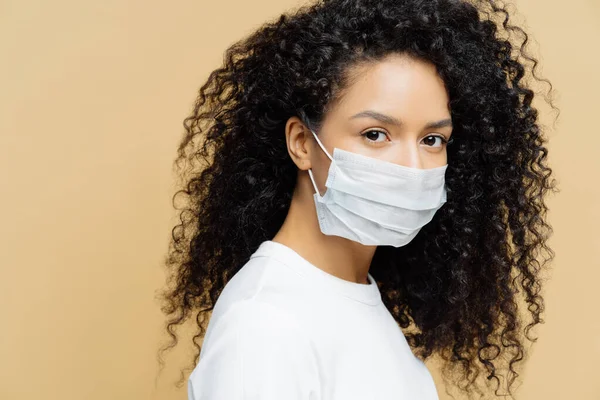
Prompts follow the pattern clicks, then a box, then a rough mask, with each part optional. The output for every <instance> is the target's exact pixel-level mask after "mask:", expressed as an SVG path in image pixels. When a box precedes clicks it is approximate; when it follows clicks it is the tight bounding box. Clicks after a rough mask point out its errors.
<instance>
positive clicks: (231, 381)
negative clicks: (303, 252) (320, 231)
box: [188, 241, 438, 400]
mask: <svg viewBox="0 0 600 400" xmlns="http://www.w3.org/2000/svg"><path fill="white" fill-rule="evenodd" d="M368 278H369V281H370V283H371V284H370V285H367V284H361V283H355V282H350V281H347V280H345V279H341V278H338V277H336V276H334V275H331V274H329V273H327V272H325V271H323V270H322V269H320V268H318V267H316V266H315V265H313V264H311V263H309V262H308V261H307V260H306V259H304V258H303V257H301V256H300V255H299V254H298V253H296V252H295V251H294V250H292V249H291V248H289V247H287V246H285V245H283V244H281V243H278V242H274V241H265V242H263V243H262V244H261V245H260V247H259V248H258V249H257V250H256V251H255V252H254V254H252V256H251V257H250V260H249V261H248V262H247V263H246V264H245V265H244V266H243V267H242V268H241V270H239V271H238V272H237V273H236V274H235V275H234V276H233V277H232V278H231V279H230V280H229V282H228V283H227V285H226V286H225V288H224V289H223V292H222V293H221V295H220V296H219V298H218V300H217V302H216V304H215V308H214V310H213V313H212V316H211V319H210V321H209V325H208V328H207V332H206V335H205V337H204V342H203V344H202V351H201V353H200V361H199V362H198V364H197V365H196V367H195V368H194V370H193V371H192V374H191V375H190V377H189V379H188V399H189V400H301V399H302V400H355V399H356V400H376V399H377V400H396V399H397V400H438V395H437V392H436V389H435V385H434V381H433V379H432V377H431V374H430V373H429V371H428V369H427V367H426V366H425V364H424V363H423V362H422V361H421V360H419V359H418V358H417V357H416V356H415V355H414V354H413V353H412V351H411V349H410V347H409V346H408V343H407V342H406V339H405V337H404V334H403V333H402V330H401V329H400V327H399V326H398V324H397V323H396V321H395V320H394V319H393V317H392V315H391V314H390V313H389V311H388V310H387V308H386V307H385V306H384V304H383V302H382V300H381V295H380V292H379V288H378V287H377V284H376V283H375V281H374V280H373V277H372V276H371V274H369V275H368Z"/></svg>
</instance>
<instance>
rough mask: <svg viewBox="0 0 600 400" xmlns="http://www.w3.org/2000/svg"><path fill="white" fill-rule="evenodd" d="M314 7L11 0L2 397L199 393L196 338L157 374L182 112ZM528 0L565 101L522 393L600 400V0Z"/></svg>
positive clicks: (1, 5) (0, 29) (1, 74)
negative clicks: (189, 389) (210, 79)
mask: <svg viewBox="0 0 600 400" xmlns="http://www.w3.org/2000/svg"><path fill="white" fill-rule="evenodd" d="M297 4H299V3H298V2H297V1H292V0H254V1H241V0H235V1H234V0H220V1H207V0H196V1H190V0H185V1H178V2H171V3H167V2H164V1H160V2H159V1H148V0H144V1H142V0H126V1H124V0H105V1H75V0H54V1H36V0H30V1H26V0H21V1H17V0H1V1H0V178H1V180H0V190H1V194H2V196H1V197H0V212H1V215H0V217H1V218H0V272H1V273H2V278H1V279H0V315H1V318H2V330H1V333H0V399H6V400H9V399H10V400H12V399H44V400H53V399H61V400H71V399H73V400H74V399H90V400H93V399H127V400H136V399H139V400H142V399H144V400H147V399H182V400H183V399H185V398H186V392H185V386H183V387H181V388H179V389H177V388H175V387H174V382H176V381H177V379H178V378H179V374H178V373H179V370H180V368H183V367H184V366H186V365H187V362H188V360H189V354H190V351H191V348H190V347H189V346H188V343H189V342H188V338H187V337H185V338H182V340H183V342H185V344H182V345H180V346H179V347H178V348H177V350H176V351H174V352H172V353H168V355H167V357H166V362H167V367H166V369H165V370H164V371H163V374H162V375H161V376H160V378H159V379H158V380H156V382H155V376H156V373H157V370H158V369H157V363H156V359H155V355H156V350H157V348H158V346H159V341H160V340H161V339H163V338H164V337H163V331H162V322H163V318H162V315H161V313H160V311H159V308H158V305H157V303H156V302H155V300H154V295H155V291H156V290H157V289H158V288H160V287H161V284H162V283H163V279H164V272H163V269H162V266H161V264H160V262H161V259H162V257H163V255H164V254H165V252H166V249H167V243H168V238H169V235H170V230H171V228H172V226H173V223H174V221H175V214H174V211H173V210H172V208H171V196H172V194H173V177H172V175H171V163H172V160H173V157H174V155H175V146H176V144H177V142H178V140H179V139H180V136H181V134H182V120H183V118H184V117H185V116H186V115H187V113H188V111H189V110H190V108H191V106H192V102H193V99H194V98H195V94H196V91H197V89H198V87H199V86H200V85H201V84H202V83H203V82H204V80H205V79H206V78H207V76H208V73H209V72H210V71H211V70H212V69H213V68H216V67H217V66H218V65H219V63H220V62H221V60H222V53H223V51H224V50H225V48H226V47H227V46H228V45H229V44H231V43H232V42H233V41H234V40H236V39H238V38H239V37H241V36H242V35H244V34H247V33H249V32H250V31H251V30H252V29H254V28H255V27H257V26H258V24H260V23H261V22H262V21H264V20H266V19H268V18H272V17H275V16H277V15H278V14H279V13H281V12H282V11H284V10H285V9H287V8H288V7H290V6H294V5H297ZM518 6H519V10H520V12H521V15H522V18H524V19H525V20H526V23H527V26H528V31H529V32H530V33H532V34H533V35H534V39H535V43H534V47H533V49H534V50H536V51H537V50H539V51H540V52H541V55H538V57H539V58H541V60H542V64H543V69H542V70H541V72H542V74H543V75H544V76H545V77H547V78H549V79H550V80H551V81H552V82H553V84H554V85H555V87H556V90H557V104H558V106H559V107H560V108H561V110H562V114H561V116H560V119H559V122H558V125H557V126H556V128H555V129H554V130H552V131H549V136H550V138H551V143H550V162H551V166H552V167H553V168H554V169H555V171H556V174H557V179H558V180H559V185H560V189H561V190H562V191H561V193H559V194H558V195H556V196H554V197H552V198H551V199H550V201H549V205H550V207H551V212H550V222H551V224H552V225H553V226H554V229H555V234H554V236H553V239H552V241H551V243H550V244H551V246H552V247H553V248H554V249H555V251H556V258H555V262H554V264H553V269H552V270H551V278H550V280H549V281H548V284H547V286H546V294H547V312H546V314H545V320H546V323H545V324H544V325H541V326H539V327H538V328H537V330H535V332H534V333H536V334H537V335H538V336H539V337H540V339H539V340H538V342H537V344H536V345H535V346H534V347H533V352H532V353H531V359H530V362H529V363H528V364H527V366H526V368H525V369H524V374H523V375H522V376H523V377H524V382H523V384H522V385H521V387H520V388H519V391H518V395H520V396H519V398H521V399H527V400H530V399H531V400H537V399H544V400H554V399H557V400H558V399H561V400H562V399H577V400H592V399H595V400H599V399H600V367H599V366H598V362H599V360H598V359H599V357H600V321H599V318H598V316H599V315H600V313H599V312H598V308H599V307H600V295H599V294H598V279H600V255H599V254H600V253H599V251H598V249H599V248H600V234H599V229H600V228H599V227H600V186H599V183H600V179H599V178H598V174H599V173H600V156H599V152H600V134H599V133H598V132H599V128H598V120H597V118H598V115H599V112H598V110H599V106H600V102H599V101H598V98H597V96H598V93H599V92H600V74H599V73H598V71H600V56H599V54H598V52H597V50H598V41H599V40H600V2H599V0H571V1H547V0H521V1H520V2H519V3H518ZM594 50H595V51H594ZM541 110H542V111H543V112H544V123H545V124H550V125H551V119H550V117H549V116H550V114H549V113H548V108H547V107H546V108H542V109H541ZM429 366H430V369H431V370H432V372H433V374H434V377H435V379H436V381H437V382H438V391H439V392H440V396H441V398H442V399H446V398H447V397H445V395H444V393H443V392H444V390H443V387H442V383H441V381H440V380H439V379H440V377H439V375H438V373H437V371H436V367H435V365H429Z"/></svg>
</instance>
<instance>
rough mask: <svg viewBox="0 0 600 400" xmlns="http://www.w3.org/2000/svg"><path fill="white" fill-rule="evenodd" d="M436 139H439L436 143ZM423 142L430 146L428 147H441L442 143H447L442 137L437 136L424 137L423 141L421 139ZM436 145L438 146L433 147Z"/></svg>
mask: <svg viewBox="0 0 600 400" xmlns="http://www.w3.org/2000/svg"><path fill="white" fill-rule="evenodd" d="M436 139H439V140H437V142H436ZM423 140H424V141H425V144H428V145H430V147H442V145H443V144H444V143H448V141H447V140H446V139H445V138H444V137H442V136H437V135H430V136H427V137H426V138H425V139H423ZM436 143H438V145H437V146H435V144H436Z"/></svg>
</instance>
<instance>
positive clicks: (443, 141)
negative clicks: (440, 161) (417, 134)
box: [361, 129, 453, 144]
mask: <svg viewBox="0 0 600 400" xmlns="http://www.w3.org/2000/svg"><path fill="white" fill-rule="evenodd" d="M373 132H375V133H382V134H384V135H385V136H389V135H388V134H387V133H386V132H385V131H380V130H375V129H373V130H370V131H366V132H363V133H361V136H362V137H364V138H366V139H367V140H368V141H370V142H376V141H375V140H371V139H369V138H367V137H366V136H367V135H368V134H369V133H373ZM429 137H439V138H440V139H442V143H444V144H450V143H452V142H453V138H450V139H446V138H445V137H444V136H442V135H427V136H425V138H429Z"/></svg>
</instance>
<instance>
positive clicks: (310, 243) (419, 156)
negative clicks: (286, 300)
mask: <svg viewBox="0 0 600 400" xmlns="http://www.w3.org/2000/svg"><path fill="white" fill-rule="evenodd" d="M350 72H351V74H352V76H353V77H354V79H353V80H352V83H351V85H350V86H349V87H348V88H347V90H346V91H345V92H344V95H343V96H342V98H341V99H340V100H339V101H338V102H336V104H335V105H334V106H333V107H332V108H331V109H330V110H329V112H328V113H327V114H326V115H325V117H324V120H323V126H322V127H321V131H320V132H316V131H315V133H316V134H317V136H318V137H319V139H320V140H321V143H322V144H323V145H324V146H325V148H326V149H327V151H328V153H329V154H330V155H331V156H333V149H334V148H335V147H337V148H340V149H343V150H347V151H351V152H354V153H358V154H361V155H365V156H369V157H373V158H377V159H380V160H383V161H387V162H391V163H395V164H399V165H403V166H407V167H412V168H419V169H428V168H435V167H440V166H443V165H445V164H446V163H447V153H446V144H445V143H444V142H443V140H442V139H440V138H436V136H441V137H443V138H444V139H445V140H448V139H450V136H451V134H452V124H451V122H450V121H446V123H442V124H441V125H442V126H438V127H427V125H428V124H431V123H435V122H439V121H443V120H450V118H451V115H450V110H449V108H448V101H449V99H448V95H447V93H446V88H445V86H444V82H443V80H442V79H441V78H440V77H439V76H438V75H437V73H436V70H435V67H434V66H433V64H430V63H427V62H424V61H421V60H416V59H413V58H410V57H409V56H406V55H399V54H395V55H391V56H388V57H387V58H385V59H384V60H382V61H379V62H377V63H371V64H369V65H361V66H356V67H354V68H353V69H351V71H350ZM366 110H370V111H375V112H377V113H380V114H383V115H385V116H387V117H388V118H390V117H391V118H394V119H396V120H398V121H400V122H401V123H400V125H397V124H395V123H393V122H391V121H384V120H381V119H380V118H379V117H377V116H375V115H370V116H369V115H363V116H357V117H354V118H353V116H354V115H355V114H358V113H362V112H364V111H366ZM368 131H373V132H371V133H369V134H368V135H366V136H364V135H361V134H365V133H367V132H368ZM285 135H286V141H287V147H288V152H289V155H290V157H291V158H292V160H293V161H294V163H295V164H296V166H297V167H298V180H297V184H296V187H295V190H294V193H293V197H292V201H291V205H290V208H289V211H288V214H287V217H286V219H285V221H284V223H283V225H282V227H281V228H280V230H279V231H278V232H277V234H276V235H275V236H274V237H273V239H272V240H273V241H275V242H279V243H282V244H284V245H286V246H288V247H290V248H291V249H293V250H294V251H296V252H297V253H298V254H299V255H300V256H302V257H303V258H305V259H306V260H307V261H309V262H310V263H312V264H313V265H315V266H316V267H318V268H320V269H322V270H323V271H325V272H328V273H329V274H331V275H334V276H336V277H338V278H341V279H344V280H347V281H350V282H354V283H359V284H368V283H369V282H368V279H367V273H368V271H369V267H370V265H371V260H372V258H373V255H374V253H375V250H376V248H377V246H365V245H363V244H361V243H358V242H355V241H352V240H349V239H346V238H342V237H338V236H328V235H324V234H323V233H322V232H321V230H320V229H319V224H318V221H317V214H316V207H315V203H314V199H313V195H314V187H313V185H312V182H311V181H310V178H309V175H308V169H309V168H312V172H313V176H314V178H315V181H316V184H317V187H318V188H319V191H320V193H321V195H324V194H325V191H326V189H327V188H326V187H325V181H326V179H327V174H328V171H329V165H330V163H331V161H330V159H329V158H328V157H327V155H326V154H325V153H324V152H323V150H322V149H321V148H320V147H319V145H318V143H317V142H316V140H315V138H314V137H313V134H312V133H311V132H310V130H309V128H308V127H307V126H306V125H304V124H303V122H302V121H301V120H300V119H299V118H298V117H295V116H294V117H291V118H290V119H289V120H288V121H287V123H286V126H285Z"/></svg>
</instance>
